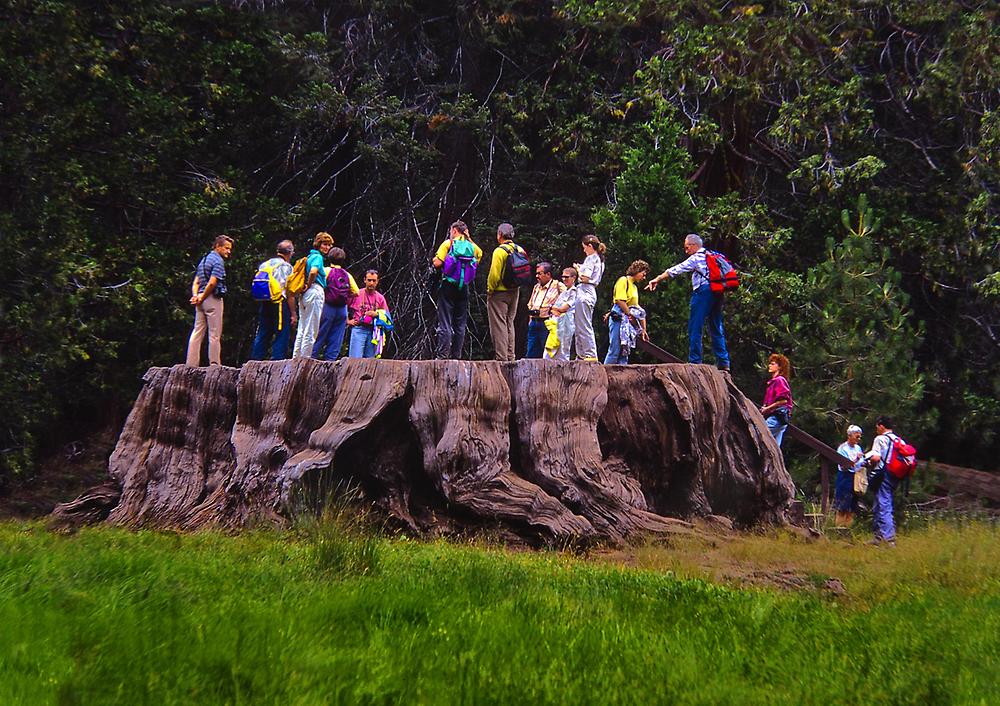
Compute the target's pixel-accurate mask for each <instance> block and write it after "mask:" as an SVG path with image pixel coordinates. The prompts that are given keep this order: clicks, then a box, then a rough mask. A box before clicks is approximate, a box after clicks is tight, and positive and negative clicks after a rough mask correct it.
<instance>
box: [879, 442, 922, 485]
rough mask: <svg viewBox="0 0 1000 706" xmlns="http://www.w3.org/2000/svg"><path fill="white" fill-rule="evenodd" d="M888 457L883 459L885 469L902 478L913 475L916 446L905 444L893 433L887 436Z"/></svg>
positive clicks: (915, 464) (915, 461)
mask: <svg viewBox="0 0 1000 706" xmlns="http://www.w3.org/2000/svg"><path fill="white" fill-rule="evenodd" d="M889 440H890V441H891V442H892V446H890V447H889V458H887V459H886V460H885V470H887V471H888V472H889V473H891V474H892V475H893V476H894V477H896V478H899V479H900V480H902V479H903V478H906V477H907V476H911V475H913V471H914V470H915V469H916V467H917V447H916V446H913V445H911V444H907V443H906V442H905V441H903V440H902V439H900V438H899V437H898V436H896V435H895V434H892V435H891V436H890V437H889Z"/></svg>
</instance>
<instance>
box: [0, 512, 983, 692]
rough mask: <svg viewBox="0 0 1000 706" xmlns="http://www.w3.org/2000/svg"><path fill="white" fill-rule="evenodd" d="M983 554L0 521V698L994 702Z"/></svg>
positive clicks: (760, 539) (945, 531)
mask: <svg viewBox="0 0 1000 706" xmlns="http://www.w3.org/2000/svg"><path fill="white" fill-rule="evenodd" d="M997 540H998V532H997V528H996V526H995V525H991V524H989V523H985V522H976V523H969V524H964V525H960V524H957V523H948V524H938V525H931V526H928V527H925V528H921V529H918V530H915V531H913V532H912V533H908V534H905V535H903V536H901V540H900V544H899V546H898V547H897V548H896V549H888V548H876V547H871V546H866V545H864V544H862V543H861V542H859V541H854V540H851V539H836V540H828V539H820V540H816V541H809V540H805V539H802V538H799V537H796V536H794V535H790V534H783V533H775V534H768V535H739V536H734V537H719V538H712V539H704V538H696V537H685V538H681V539H675V540H670V541H669V542H667V543H656V544H648V545H644V546H639V547H632V548H628V549H625V550H613V551H612V550H607V551H601V550H594V551H591V552H588V553H587V554H586V555H583V556H578V555H571V554H568V553H559V552H512V551H506V550H503V549H502V548H499V547H493V546H487V545H475V544H455V543H447V542H443V541H442V542H428V543H425V542H416V541H412V540H405V539H399V538H381V537H377V536H374V535H370V534H361V533H357V532H346V533H345V531H344V528H343V527H340V526H339V525H337V524H336V523H331V524H323V523H319V524H314V525H312V526H307V527H304V528H299V529H297V530H294V531H287V532H276V531H258V532H252V533H247V534H243V535H239V536H227V535H223V534H216V533H208V532H205V533H198V534H191V535H180V534H173V533H165V532H128V531H123V530H118V529H109V528H96V529H88V530H84V531H81V532H79V533H77V534H74V535H70V536H66V535H57V534H53V533H50V532H48V531H46V530H45V529H44V528H43V527H42V526H40V525H38V524H31V523H5V524H0V704H146V703H148V704H250V703H253V704H337V703H366V704H382V703H387V704H388V703H401V704H411V703H448V704H451V703H468V704H491V703H510V704H522V703H567V704H615V703H627V704H630V703H637V704H638V703H644V704H645V703H674V704H720V703H724V704H838V703H845V704H858V703H866V704H937V703H955V704H989V703H997V700H998V699H1000V696H998V695H1000V542H998V541H997ZM789 577H792V578H794V579H795V580H794V581H789ZM833 578H835V579H837V581H838V582H839V583H840V585H841V589H842V590H837V591H831V590H828V586H829V584H830V580H831V579H833Z"/></svg>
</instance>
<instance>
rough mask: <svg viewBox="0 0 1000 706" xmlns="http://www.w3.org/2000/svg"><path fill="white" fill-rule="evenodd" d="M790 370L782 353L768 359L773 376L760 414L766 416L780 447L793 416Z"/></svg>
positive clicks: (769, 381)
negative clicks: (790, 418)
mask: <svg viewBox="0 0 1000 706" xmlns="http://www.w3.org/2000/svg"><path fill="white" fill-rule="evenodd" d="M790 368H791V366H790V365H789V363H788V358H786V357H785V356H783V355H781V354H780V353H772V354H771V355H770V356H769V357H768V359H767V372H768V373H770V374H771V379H770V380H768V381H767V391H766V392H765V393H764V404H762V405H761V406H760V413H761V414H763V415H764V421H766V422H767V429H768V431H770V432H771V436H773V437H774V440H775V441H777V442H778V446H781V439H782V438H783V437H784V436H785V429H787V428H788V419H789V417H790V416H791V414H792V388H791V387H789V386H788V375H789V370H790Z"/></svg>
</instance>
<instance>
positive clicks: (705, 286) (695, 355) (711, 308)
mask: <svg viewBox="0 0 1000 706" xmlns="http://www.w3.org/2000/svg"><path fill="white" fill-rule="evenodd" d="M684 252H685V253H687V256H688V257H687V259H686V260H684V262H681V263H679V264H676V265H674V266H673V267H671V268H669V269H667V270H664V271H663V272H662V273H660V274H659V275H657V276H656V277H654V278H653V279H651V280H649V284H647V285H646V289H648V290H649V291H651V292H653V291H656V285H657V284H659V283H660V281H661V280H664V279H670V278H671V277H677V276H679V275H682V274H684V273H685V272H690V273H691V313H690V315H689V316H688V362H691V363H700V362H702V361H701V348H702V346H701V336H702V333H701V330H702V328H703V327H704V325H705V320H706V319H708V331H709V333H710V334H711V335H712V352H713V353H714V354H715V365H716V366H717V367H718V368H719V370H729V351H728V350H727V348H726V332H725V330H724V329H723V327H722V301H723V299H722V296H723V295H722V294H715V293H714V292H712V288H711V287H710V286H709V283H708V264H707V263H706V262H705V253H706V252H707V251H706V250H705V245H704V242H703V241H702V239H701V236H700V235H697V234H695V233H688V235H687V237H685V238H684Z"/></svg>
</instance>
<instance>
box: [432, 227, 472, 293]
mask: <svg viewBox="0 0 1000 706" xmlns="http://www.w3.org/2000/svg"><path fill="white" fill-rule="evenodd" d="M478 265H479V262H478V261H477V260H476V248H475V246H474V245H473V244H472V241H470V240H468V239H463V240H452V241H451V247H450V248H449V249H448V254H447V255H446V256H445V258H444V264H443V265H442V266H441V274H442V275H444V279H445V281H446V282H451V283H452V284H454V285H458V288H459V289H463V288H464V287H467V286H468V285H469V282H471V281H472V280H474V279H475V278H476V267H477V266H478Z"/></svg>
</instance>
